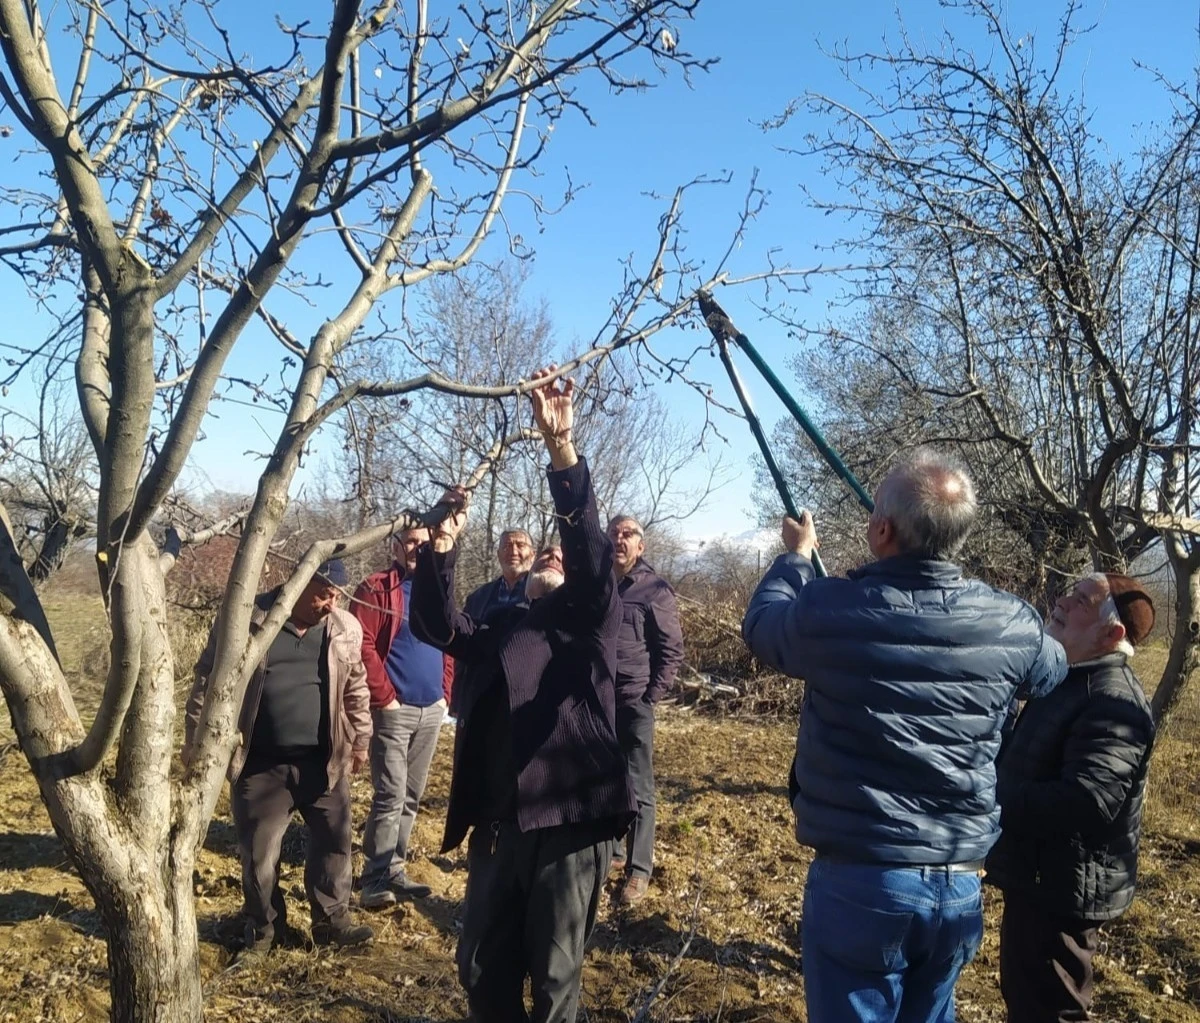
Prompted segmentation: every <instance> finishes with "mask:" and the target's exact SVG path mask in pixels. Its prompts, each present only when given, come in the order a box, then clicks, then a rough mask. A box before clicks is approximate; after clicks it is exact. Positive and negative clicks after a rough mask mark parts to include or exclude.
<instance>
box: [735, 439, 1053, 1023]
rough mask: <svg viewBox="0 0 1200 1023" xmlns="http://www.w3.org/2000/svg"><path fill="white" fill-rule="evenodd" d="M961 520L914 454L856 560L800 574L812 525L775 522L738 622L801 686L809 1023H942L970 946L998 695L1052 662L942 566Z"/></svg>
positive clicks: (954, 549)
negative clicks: (823, 574)
mask: <svg viewBox="0 0 1200 1023" xmlns="http://www.w3.org/2000/svg"><path fill="white" fill-rule="evenodd" d="M975 511H976V500H975V488H974V486H973V484H972V483H971V480H970V477H969V476H968V475H967V473H966V471H965V470H964V468H963V467H962V465H961V464H959V463H958V461H957V460H956V459H953V458H950V457H947V456H945V455H940V454H937V453H935V452H933V451H929V450H927V449H926V450H921V451H918V452H916V453H915V454H914V455H912V456H911V457H910V458H909V459H908V460H907V461H905V462H903V463H902V464H900V465H898V466H897V467H896V468H895V469H893V470H892V472H891V473H890V474H889V475H888V477H887V478H886V479H885V480H884V481H883V483H882V484H880V486H879V489H878V491H877V492H876V496H875V511H874V513H873V514H872V515H871V519H870V522H869V523H868V526H867V541H868V543H869V545H870V548H871V552H872V553H873V554H874V555H875V557H876V559H877V560H876V561H875V562H874V563H872V564H870V565H867V566H865V567H864V568H861V569H858V570H856V571H854V572H851V573H850V577H849V578H848V579H839V578H832V577H831V578H824V579H818V578H816V575H815V572H814V571H813V567H812V562H811V560H810V557H811V554H812V551H813V548H814V547H815V546H816V533H815V532H814V530H813V524H812V520H811V519H810V518H809V517H808V516H805V517H804V520H803V521H802V522H797V521H796V520H794V519H790V518H785V519H784V520H783V541H784V546H785V547H786V548H787V550H788V552H789V553H787V554H784V555H781V556H780V557H779V558H778V559H776V561H775V564H773V565H772V566H771V568H770V570H769V571H768V572H767V574H766V576H765V577H764V579H763V581H762V582H761V583H760V584H759V587H758V589H757V590H756V591H755V594H754V596H753V598H751V601H750V607H749V608H748V609H747V611H746V618H745V621H744V622H743V624H742V632H743V635H744V636H745V638H746V643H747V644H748V645H749V647H750V649H751V650H752V651H753V652H754V654H755V655H756V656H757V657H759V658H760V659H761V660H763V661H765V662H766V663H767V664H770V665H772V666H773V667H775V668H777V669H779V670H781V671H783V672H784V673H785V674H788V675H792V676H794V677H803V678H804V680H805V688H804V706H803V712H802V713H801V716H800V731H799V736H798V738H797V741H796V759H795V763H794V766H793V769H792V776H791V779H790V786H789V788H790V792H791V795H792V807H793V809H794V811H795V814H796V837H797V839H798V840H799V841H800V842H801V843H802V844H804V845H808V846H812V847H813V848H814V849H815V850H816V853H817V855H816V858H815V859H814V860H813V863H812V866H811V867H810V868H809V871H808V878H807V880H806V882H805V887H804V915H803V917H802V921H803V922H802V927H801V930H802V935H801V941H802V943H803V947H804V986H805V1000H806V1002H807V1004H808V1016H809V1019H813V1020H834V1019H836V1020H863V1021H868V1020H869V1021H870V1023H883V1021H895V1020H952V1019H953V1018H954V985H955V982H956V981H957V979H958V975H959V972H960V971H961V970H962V968H963V966H964V965H966V963H968V962H970V961H971V959H972V958H974V956H975V953H976V951H977V950H978V948H979V942H980V939H981V938H982V937H983V906H982V902H981V899H980V889H979V881H980V872H981V868H982V867H983V859H984V857H985V856H986V855H987V853H988V850H989V849H991V847H992V845H993V844H994V843H995V842H996V839H997V838H998V837H999V834H1000V808H999V806H998V805H997V802H996V776H995V767H994V764H995V760H996V755H997V753H998V752H999V750H1000V739H1001V730H1002V728H1003V725H1004V722H1005V720H1006V718H1007V714H1008V709H1009V706H1010V705H1011V703H1012V701H1013V698H1014V696H1036V695H1041V694H1044V693H1046V692H1048V691H1050V690H1051V689H1053V687H1054V686H1056V685H1057V684H1058V683H1059V682H1060V681H1061V680H1062V678H1063V676H1064V675H1065V674H1066V670H1067V664H1066V654H1065V652H1064V650H1063V648H1062V646H1061V645H1060V644H1059V643H1058V642H1057V640H1055V639H1052V638H1051V637H1050V636H1049V635H1048V634H1047V632H1046V630H1045V629H1044V628H1043V627H1042V620H1041V618H1039V617H1038V614H1037V612H1035V611H1034V610H1033V608H1031V607H1030V606H1029V605H1028V604H1025V603H1023V602H1022V601H1020V600H1018V599H1017V598H1016V597H1014V596H1011V595H1010V594H1007V593H1003V592H1001V591H999V590H995V589H992V588H991V587H990V586H986V585H984V584H983V583H981V582H977V581H974V580H969V579H964V578H963V575H962V572H961V570H960V569H959V568H958V566H957V565H955V564H954V563H953V561H952V560H951V559H953V558H954V557H955V555H956V554H957V553H958V551H959V550H960V549H961V547H962V545H963V543H964V541H965V540H966V538H967V534H968V532H969V531H970V528H971V524H972V522H973V520H974V518H975Z"/></svg>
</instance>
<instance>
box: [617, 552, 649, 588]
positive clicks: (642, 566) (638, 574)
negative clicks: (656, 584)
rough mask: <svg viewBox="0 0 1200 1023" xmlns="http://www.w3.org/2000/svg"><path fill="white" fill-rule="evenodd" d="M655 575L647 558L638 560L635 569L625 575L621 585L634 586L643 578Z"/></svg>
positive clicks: (634, 565)
mask: <svg viewBox="0 0 1200 1023" xmlns="http://www.w3.org/2000/svg"><path fill="white" fill-rule="evenodd" d="M653 574H654V569H653V568H651V567H650V563H649V562H648V561H646V559H645V558H638V559H637V561H635V562H634V563H633V568H631V569H630V570H629V571H628V572H626V573H625V575H624V577H623V578H622V579H621V583H622V584H623V585H632V584H633V583H635V582H636V581H637V580H638V579H641V578H642V577H643V576H647V575H653Z"/></svg>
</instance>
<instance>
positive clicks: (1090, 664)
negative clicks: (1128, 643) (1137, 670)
mask: <svg viewBox="0 0 1200 1023" xmlns="http://www.w3.org/2000/svg"><path fill="white" fill-rule="evenodd" d="M1128 663H1129V658H1128V657H1126V656H1125V655H1124V654H1123V653H1121V651H1120V650H1114V651H1113V652H1112V653H1110V654H1104V655H1102V656H1100V657H1093V658H1092V659H1091V660H1088V661H1080V662H1078V663H1077V664H1072V665H1070V670H1071V671H1074V670H1075V669H1076V668H1099V667H1100V666H1101V665H1111V666H1112V667H1114V668H1120V667H1123V666H1124V665H1126V664H1128Z"/></svg>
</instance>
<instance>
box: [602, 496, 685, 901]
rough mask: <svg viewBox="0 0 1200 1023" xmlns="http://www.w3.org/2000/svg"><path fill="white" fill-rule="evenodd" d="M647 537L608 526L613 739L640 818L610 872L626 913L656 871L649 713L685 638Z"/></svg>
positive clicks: (670, 678)
mask: <svg viewBox="0 0 1200 1023" xmlns="http://www.w3.org/2000/svg"><path fill="white" fill-rule="evenodd" d="M645 536H646V533H645V530H643V529H642V526H641V523H639V522H638V520H637V519H635V518H633V517H632V516H630V515H615V516H613V518H612V519H610V520H609V523H608V538H609V539H610V540H611V541H612V545H613V572H614V573H615V574H616V577H617V593H618V594H619V595H620V597H621V632H620V634H619V635H618V636H617V738H618V739H619V740H620V742H621V749H622V751H623V752H624V754H625V764H626V767H627V769H628V771H629V779H630V781H632V782H633V791H634V793H635V794H636V796H637V807H638V813H637V817H636V818H635V819H634V821H633V823H632V824H631V825H630V826H629V833H628V834H627V835H626V836H625V847H624V848H623V849H620V850H619V851H618V852H617V854H616V856H615V857H614V859H613V869H614V870H623V871H625V872H626V877H625V881H624V883H623V884H622V885H621V887H620V888H619V889H618V891H617V901H618V902H619V903H620V904H621V905H623V906H630V905H632V904H633V903H635V902H637V901H638V900H640V899H641V898H642V897H644V896H645V894H646V891H647V889H648V887H649V884H650V874H651V872H652V871H653V868H654V816H655V793H654V706H655V704H656V703H658V701H659V700H661V699H662V698H663V696H664V695H665V694H666V692H667V690H668V689H670V687H671V683H672V682H674V681H675V675H676V674H677V673H678V671H679V665H680V664H682V663H683V633H682V632H681V631H680V628H679V607H678V605H677V604H676V603H675V591H674V590H672V589H671V587H670V585H669V584H668V583H667V581H666V580H665V579H663V578H662V577H661V576H660V575H657V574H656V573H655V571H654V569H652V568H651V567H650V566H649V565H648V564H646V562H645V561H644V560H643V559H642V555H643V554H645V552H646V540H645Z"/></svg>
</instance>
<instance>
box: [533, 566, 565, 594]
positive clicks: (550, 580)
mask: <svg viewBox="0 0 1200 1023" xmlns="http://www.w3.org/2000/svg"><path fill="white" fill-rule="evenodd" d="M565 581H566V576H564V575H563V574H562V573H561V572H558V571H556V570H555V569H553V568H544V569H542V571H540V572H530V573H529V578H527V579H526V580H525V596H527V597H528V598H529V599H530V600H537V599H538V597H544V596H546V595H547V594H548V593H553V592H554V591H555V590H557V589H558V588H559V587H560V586H561V585H562V584H563V583H564V582H565Z"/></svg>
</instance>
